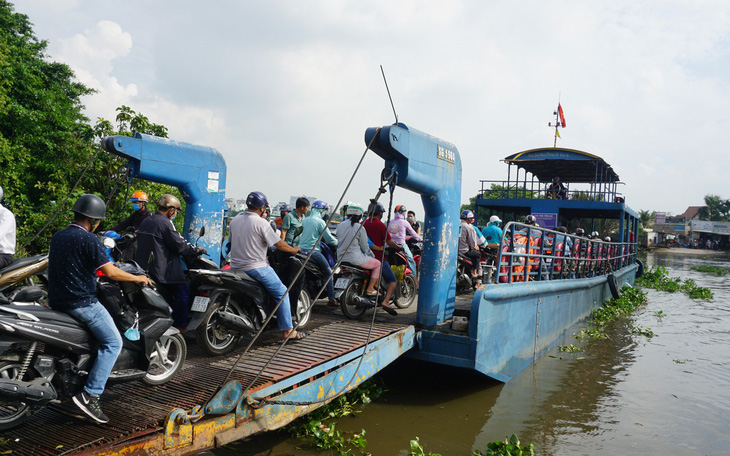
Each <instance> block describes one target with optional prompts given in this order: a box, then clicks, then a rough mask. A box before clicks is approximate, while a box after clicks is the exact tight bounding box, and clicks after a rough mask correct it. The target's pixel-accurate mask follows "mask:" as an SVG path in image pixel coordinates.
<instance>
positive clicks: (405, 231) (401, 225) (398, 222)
mask: <svg viewBox="0 0 730 456" xmlns="http://www.w3.org/2000/svg"><path fill="white" fill-rule="evenodd" d="M407 211H408V210H407V209H406V206H405V205H403V204H399V205H397V206H396V207H395V213H394V214H393V220H391V221H390V224H389V225H388V235H389V236H390V238H391V239H392V240H393V242H395V243H396V244H398V245H400V246H401V247H403V253H405V254H406V259H407V260H408V269H410V270H411V275H414V276H415V275H416V260H414V259H413V254H412V253H411V249H410V248H408V244H406V237H409V236H410V237H412V238H413V239H415V240H416V242H421V241H423V239H421V236H419V235H418V233H416V232H415V231H413V228H411V224H410V223H408V221H407V220H406V217H405V213H406V212H407Z"/></svg>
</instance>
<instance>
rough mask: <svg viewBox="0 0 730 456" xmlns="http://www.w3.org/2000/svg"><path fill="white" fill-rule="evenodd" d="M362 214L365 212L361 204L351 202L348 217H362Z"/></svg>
mask: <svg viewBox="0 0 730 456" xmlns="http://www.w3.org/2000/svg"><path fill="white" fill-rule="evenodd" d="M362 213H363V210H362V207H361V206H360V205H359V204H357V203H353V202H349V204H348V205H347V214H346V215H355V216H358V215H362Z"/></svg>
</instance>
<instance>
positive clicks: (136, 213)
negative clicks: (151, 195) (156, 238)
mask: <svg viewBox="0 0 730 456" xmlns="http://www.w3.org/2000/svg"><path fill="white" fill-rule="evenodd" d="M148 201H149V199H148V198H147V194H146V193H145V192H141V191H136V192H134V193H133V194H132V197H131V198H129V202H131V203H132V215H130V216H129V217H127V218H126V219H124V220H120V221H119V222H118V223H117V224H116V225H114V226H113V227H111V228H110V230H112V231H117V232H120V231H126V230H128V229H129V227H133V228H134V230H135V231H136V230H138V229H139V226H140V225H141V224H142V221H143V220H144V219H146V218H147V217H149V216H150V215H152V212H151V211H150V210H149V209H147V202H148Z"/></svg>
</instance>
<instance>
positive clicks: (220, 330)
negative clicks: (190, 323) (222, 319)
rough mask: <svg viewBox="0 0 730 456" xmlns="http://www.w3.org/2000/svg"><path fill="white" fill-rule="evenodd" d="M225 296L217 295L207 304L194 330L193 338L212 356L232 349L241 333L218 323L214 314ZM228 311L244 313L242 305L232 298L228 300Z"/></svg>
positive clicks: (238, 313) (237, 313)
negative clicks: (201, 318)
mask: <svg viewBox="0 0 730 456" xmlns="http://www.w3.org/2000/svg"><path fill="white" fill-rule="evenodd" d="M224 300H225V298H224V297H223V296H219V297H218V298H217V299H216V300H215V302H213V303H211V304H210V305H209V306H208V310H207V311H206V312H205V316H204V317H203V321H202V322H201V323H200V326H198V328H197V329H196V330H195V340H197V341H198V343H199V344H200V345H201V346H202V347H203V350H205V352H206V353H208V354H209V355H213V356H218V355H223V354H225V353H228V352H229V351H231V350H233V349H234V348H235V347H236V344H238V341H239V340H241V333H239V332H238V331H235V330H233V329H230V328H226V327H225V326H223V325H222V324H220V323H218V321H217V319H216V317H215V314H216V312H217V311H218V308H220V306H221V305H223V302H224ZM228 312H231V313H232V314H234V315H245V314H246V312H245V311H244V309H243V307H241V306H240V305H239V304H238V303H237V302H235V301H234V300H233V299H230V300H229V301H228Z"/></svg>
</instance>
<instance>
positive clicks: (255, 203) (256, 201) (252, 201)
mask: <svg viewBox="0 0 730 456" xmlns="http://www.w3.org/2000/svg"><path fill="white" fill-rule="evenodd" d="M268 205H269V200H267V199H266V195H264V194H263V193H261V192H251V193H249V194H248V196H247V197H246V206H248V208H249V209H261V208H262V207H264V206H268Z"/></svg>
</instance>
